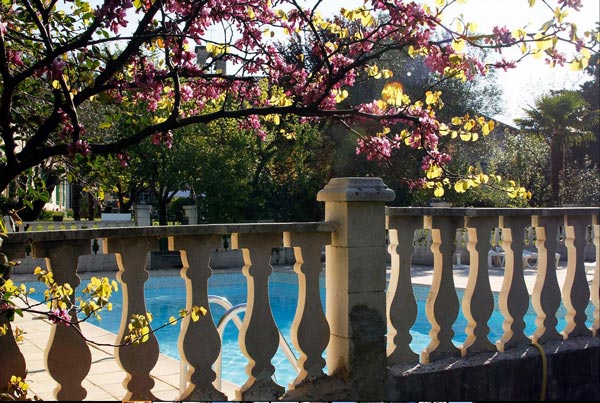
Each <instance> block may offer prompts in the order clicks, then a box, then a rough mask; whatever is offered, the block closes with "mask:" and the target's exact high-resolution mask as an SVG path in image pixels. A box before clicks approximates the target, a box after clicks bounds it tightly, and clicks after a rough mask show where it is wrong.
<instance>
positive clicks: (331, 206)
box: [317, 178, 412, 401]
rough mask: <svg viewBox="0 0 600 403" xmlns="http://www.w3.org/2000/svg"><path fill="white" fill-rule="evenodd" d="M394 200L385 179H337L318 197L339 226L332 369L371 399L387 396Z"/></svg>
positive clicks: (331, 313)
mask: <svg viewBox="0 0 600 403" xmlns="http://www.w3.org/2000/svg"><path fill="white" fill-rule="evenodd" d="M394 197H395V194H394V192H393V191H392V190H391V189H389V188H388V187H387V186H386V185H385V184H384V183H383V181H382V180H381V179H380V178H334V179H332V180H331V181H330V182H329V183H328V184H327V186H325V188H324V189H323V190H321V191H320V192H319V193H318V195H317V200H319V201H324V202H325V221H327V222H332V223H335V224H337V225H338V227H337V230H336V231H335V232H334V233H333V234H332V239H331V245H328V246H327V247H326V269H325V270H326V287H327V301H326V306H327V307H326V311H327V320H328V322H329V326H330V328H331V338H330V342H329V347H328V349H327V367H328V369H329V373H330V374H332V375H337V376H340V377H342V378H344V379H345V380H347V381H348V382H349V384H350V385H352V387H354V388H355V389H356V391H357V393H358V395H359V396H360V397H361V399H364V400H367V401H368V400H371V401H373V400H381V399H382V398H383V397H384V394H385V380H386V372H387V370H386V368H387V359H386V323H387V320H386V293H385V288H386V250H387V247H386V241H385V202H386V201H391V200H393V199H394ZM411 236H412V235H411Z"/></svg>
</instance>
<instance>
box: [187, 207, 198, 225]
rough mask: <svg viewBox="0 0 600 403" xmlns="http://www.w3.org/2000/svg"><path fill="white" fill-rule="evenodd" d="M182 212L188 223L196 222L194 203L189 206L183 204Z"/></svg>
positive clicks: (196, 210)
mask: <svg viewBox="0 0 600 403" xmlns="http://www.w3.org/2000/svg"><path fill="white" fill-rule="evenodd" d="M183 213H184V214H185V216H186V217H187V219H188V224H190V225H194V224H198V207H197V206H196V205H195V204H194V205H191V206H183Z"/></svg>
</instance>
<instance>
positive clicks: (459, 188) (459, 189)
mask: <svg viewBox="0 0 600 403" xmlns="http://www.w3.org/2000/svg"><path fill="white" fill-rule="evenodd" d="M454 190H455V191H456V193H464V192H465V191H466V190H467V186H466V183H465V182H464V181H458V182H456V183H455V184H454Z"/></svg>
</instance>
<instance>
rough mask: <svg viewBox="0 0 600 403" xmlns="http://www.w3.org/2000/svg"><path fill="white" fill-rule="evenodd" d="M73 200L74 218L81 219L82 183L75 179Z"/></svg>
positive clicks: (72, 189) (72, 188) (72, 190)
mask: <svg viewBox="0 0 600 403" xmlns="http://www.w3.org/2000/svg"><path fill="white" fill-rule="evenodd" d="M71 192H72V201H73V220H75V221H81V184H80V183H79V181H74V182H73V184H72V185H71Z"/></svg>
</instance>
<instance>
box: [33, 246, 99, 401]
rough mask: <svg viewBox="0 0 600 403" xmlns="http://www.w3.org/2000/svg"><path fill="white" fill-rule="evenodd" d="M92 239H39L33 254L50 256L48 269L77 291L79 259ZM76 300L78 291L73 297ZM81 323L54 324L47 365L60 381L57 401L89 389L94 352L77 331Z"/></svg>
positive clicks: (76, 397) (80, 396)
mask: <svg viewBox="0 0 600 403" xmlns="http://www.w3.org/2000/svg"><path fill="white" fill-rule="evenodd" d="M89 250H90V241H89V239H83V240H70V241H69V242H65V241H57V242H38V243H34V244H33V256H35V257H39V256H47V257H48V258H49V259H48V260H46V263H47V264H48V266H46V267H48V271H51V272H52V274H53V276H54V281H56V284H58V285H64V284H67V283H68V284H69V285H70V286H71V288H73V290H74V291H75V290H76V288H77V286H78V285H79V284H80V279H79V276H77V260H78V259H79V256H80V255H87V254H89ZM71 301H72V302H75V292H74V293H73V295H72V296H71ZM69 314H70V316H71V320H72V321H76V320H77V313H76V311H75V309H73V310H71V311H70V312H69ZM76 329H77V330H79V329H80V327H79V325H78V324H73V325H71V326H65V325H64V324H61V323H56V324H54V325H52V328H51V330H50V337H49V339H48V346H47V347H46V352H45V361H46V368H47V369H48V372H49V373H50V376H52V378H54V380H55V381H56V382H57V383H58V385H57V387H56V388H55V389H54V397H56V399H57V400H83V399H84V398H85V397H86V396H87V391H86V390H85V388H84V387H83V386H82V385H81V382H82V381H83V380H84V379H85V377H86V376H87V374H88V372H89V371H90V366H91V365H92V354H91V352H90V349H89V347H88V345H87V343H86V341H85V340H84V339H83V337H81V335H80V334H79V333H78V332H77V330H76Z"/></svg>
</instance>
